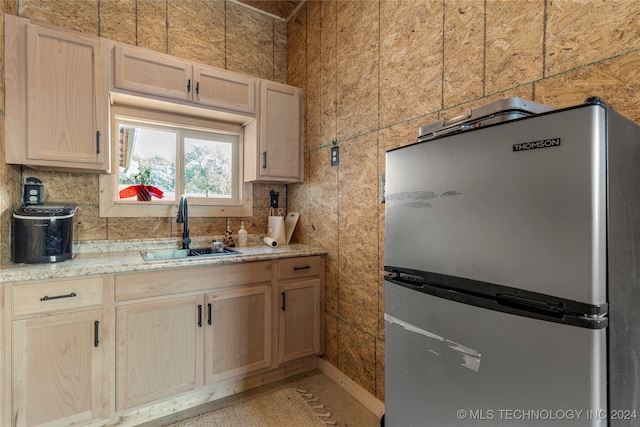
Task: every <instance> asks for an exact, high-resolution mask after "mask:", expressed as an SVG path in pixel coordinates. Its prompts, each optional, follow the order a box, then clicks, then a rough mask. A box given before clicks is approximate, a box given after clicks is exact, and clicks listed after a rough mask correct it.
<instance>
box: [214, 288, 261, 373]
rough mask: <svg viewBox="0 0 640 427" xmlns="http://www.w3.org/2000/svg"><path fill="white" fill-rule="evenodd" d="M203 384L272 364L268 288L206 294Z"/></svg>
mask: <svg viewBox="0 0 640 427" xmlns="http://www.w3.org/2000/svg"><path fill="white" fill-rule="evenodd" d="M206 309H207V316H206V318H207V325H206V326H205V383H206V384H211V383H213V382H215V381H219V380H221V379H224V378H229V377H232V376H235V375H240V374H248V373H250V372H253V371H255V370H258V369H262V368H267V367H269V366H270V365H271V287H270V286H268V285H263V286H254V287H249V288H242V289H237V290H225V291H220V292H214V293H211V294H208V295H207V306H206Z"/></svg>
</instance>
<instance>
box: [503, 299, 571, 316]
mask: <svg viewBox="0 0 640 427" xmlns="http://www.w3.org/2000/svg"><path fill="white" fill-rule="evenodd" d="M495 299H496V302H497V303H498V304H500V305H504V306H507V307H512V308H519V309H526V310H533V311H538V312H540V313H544V314H546V315H548V316H553V317H562V316H563V315H564V314H565V309H564V307H563V305H562V304H561V303H560V304H552V303H549V302H545V301H539V300H535V299H531V298H525V297H520V296H516V295H506V294H496V296H495Z"/></svg>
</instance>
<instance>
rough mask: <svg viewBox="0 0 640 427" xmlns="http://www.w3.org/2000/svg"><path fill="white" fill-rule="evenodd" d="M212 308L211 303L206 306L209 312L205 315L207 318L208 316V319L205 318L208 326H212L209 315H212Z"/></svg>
mask: <svg viewBox="0 0 640 427" xmlns="http://www.w3.org/2000/svg"><path fill="white" fill-rule="evenodd" d="M212 306H213V304H211V303H209V304H207V310H209V312H208V313H207V316H208V318H207V323H208V324H209V325H212V324H213V319H212V318H211V315H212Z"/></svg>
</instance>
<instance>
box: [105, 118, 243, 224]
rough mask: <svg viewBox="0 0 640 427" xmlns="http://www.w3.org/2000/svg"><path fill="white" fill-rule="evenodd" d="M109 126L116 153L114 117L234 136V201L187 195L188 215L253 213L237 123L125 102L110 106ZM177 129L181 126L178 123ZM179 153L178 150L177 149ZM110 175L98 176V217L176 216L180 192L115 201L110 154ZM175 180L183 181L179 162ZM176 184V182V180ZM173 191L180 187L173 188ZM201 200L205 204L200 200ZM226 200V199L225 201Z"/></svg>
mask: <svg viewBox="0 0 640 427" xmlns="http://www.w3.org/2000/svg"><path fill="white" fill-rule="evenodd" d="M109 116H110V117H109V122H110V123H109V128H110V138H109V143H110V144H111V150H112V151H111V152H112V153H118V136H119V132H118V127H117V125H116V117H118V118H122V119H124V120H127V119H128V120H133V121H140V122H148V123H151V124H153V123H158V124H162V123H165V124H167V123H168V124H170V125H171V126H175V125H182V126H184V131H185V132H189V130H205V131H210V132H215V133H220V134H231V135H235V136H237V137H238V159H237V165H238V166H237V167H238V170H237V172H238V177H237V178H238V182H237V186H238V190H239V192H240V194H239V198H238V201H239V202H235V201H231V200H230V201H229V202H228V203H215V204H212V203H211V202H212V200H206V199H204V198H189V199H188V200H189V216H191V217H214V218H215V217H229V216H233V217H250V216H252V215H253V186H252V184H251V183H247V182H244V180H243V176H244V175H243V169H242V168H243V164H244V162H243V155H244V143H243V137H244V132H243V127H242V125H240V124H234V123H229V122H223V121H219V120H215V119H209V118H199V117H195V116H188V115H183V114H175V113H171V112H164V111H157V110H150V109H146V108H142V107H135V106H128V105H113V106H111V112H110V115H109ZM177 129H181V128H180V127H179V126H178V127H177ZM180 151H181V152H182V150H180ZM111 157H112V158H111V170H112V173H111V174H103V175H100V178H99V187H100V200H99V204H100V217H173V216H175V215H176V212H177V207H178V203H179V198H180V195H179V194H177V193H176V200H170V201H162V200H154V201H151V202H145V201H137V200H131V199H126V200H119V199H118V198H117V193H118V191H119V185H118V176H119V172H118V171H119V168H118V156H117V155H113V156H111ZM176 174H180V176H177V177H176V180H177V181H178V180H183V179H184V177H183V174H184V170H183V163H180V164H176ZM176 184H177V183H176ZM176 190H177V192H179V191H180V190H178V189H176ZM202 201H205V203H202ZM225 202H226V201H225Z"/></svg>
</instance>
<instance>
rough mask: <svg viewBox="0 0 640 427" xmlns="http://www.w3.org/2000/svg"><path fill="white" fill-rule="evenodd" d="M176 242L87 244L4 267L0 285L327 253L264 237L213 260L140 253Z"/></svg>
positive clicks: (174, 245) (0, 270)
mask: <svg viewBox="0 0 640 427" xmlns="http://www.w3.org/2000/svg"><path fill="white" fill-rule="evenodd" d="M211 240H212V239H210V238H201V239H193V241H194V243H192V244H191V247H192V248H199V247H206V246H207V242H209V243H210V242H211ZM178 247H179V246H178V242H177V240H175V239H162V240H153V241H149V240H127V241H85V242H80V243H79V244H78V245H77V246H74V256H73V259H71V260H68V261H63V262H59V263H52V264H13V263H9V264H4V265H2V266H1V267H0V283H4V282H16V281H23V280H42V279H55V278H64V277H76V276H85V275H90V274H114V273H127V272H132V271H151V270H161V269H165V268H186V267H196V266H203V265H217V264H235V263H241V262H249V261H262V260H270V259H276V258H292V257H299V256H311V255H323V254H326V251H325V250H324V249H322V248H319V247H314V246H309V245H303V244H297V243H296V244H290V245H280V246H278V247H277V248H271V247H269V246H267V245H265V244H263V243H262V242H261V240H260V238H253V239H250V241H249V246H244V247H236V248H234V249H236V250H237V251H238V252H239V253H238V254H237V255H235V254H234V255H224V256H212V257H189V258H181V259H171V260H158V261H145V260H143V259H142V255H141V254H140V251H142V250H157V249H170V248H171V249H177V248H178Z"/></svg>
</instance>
